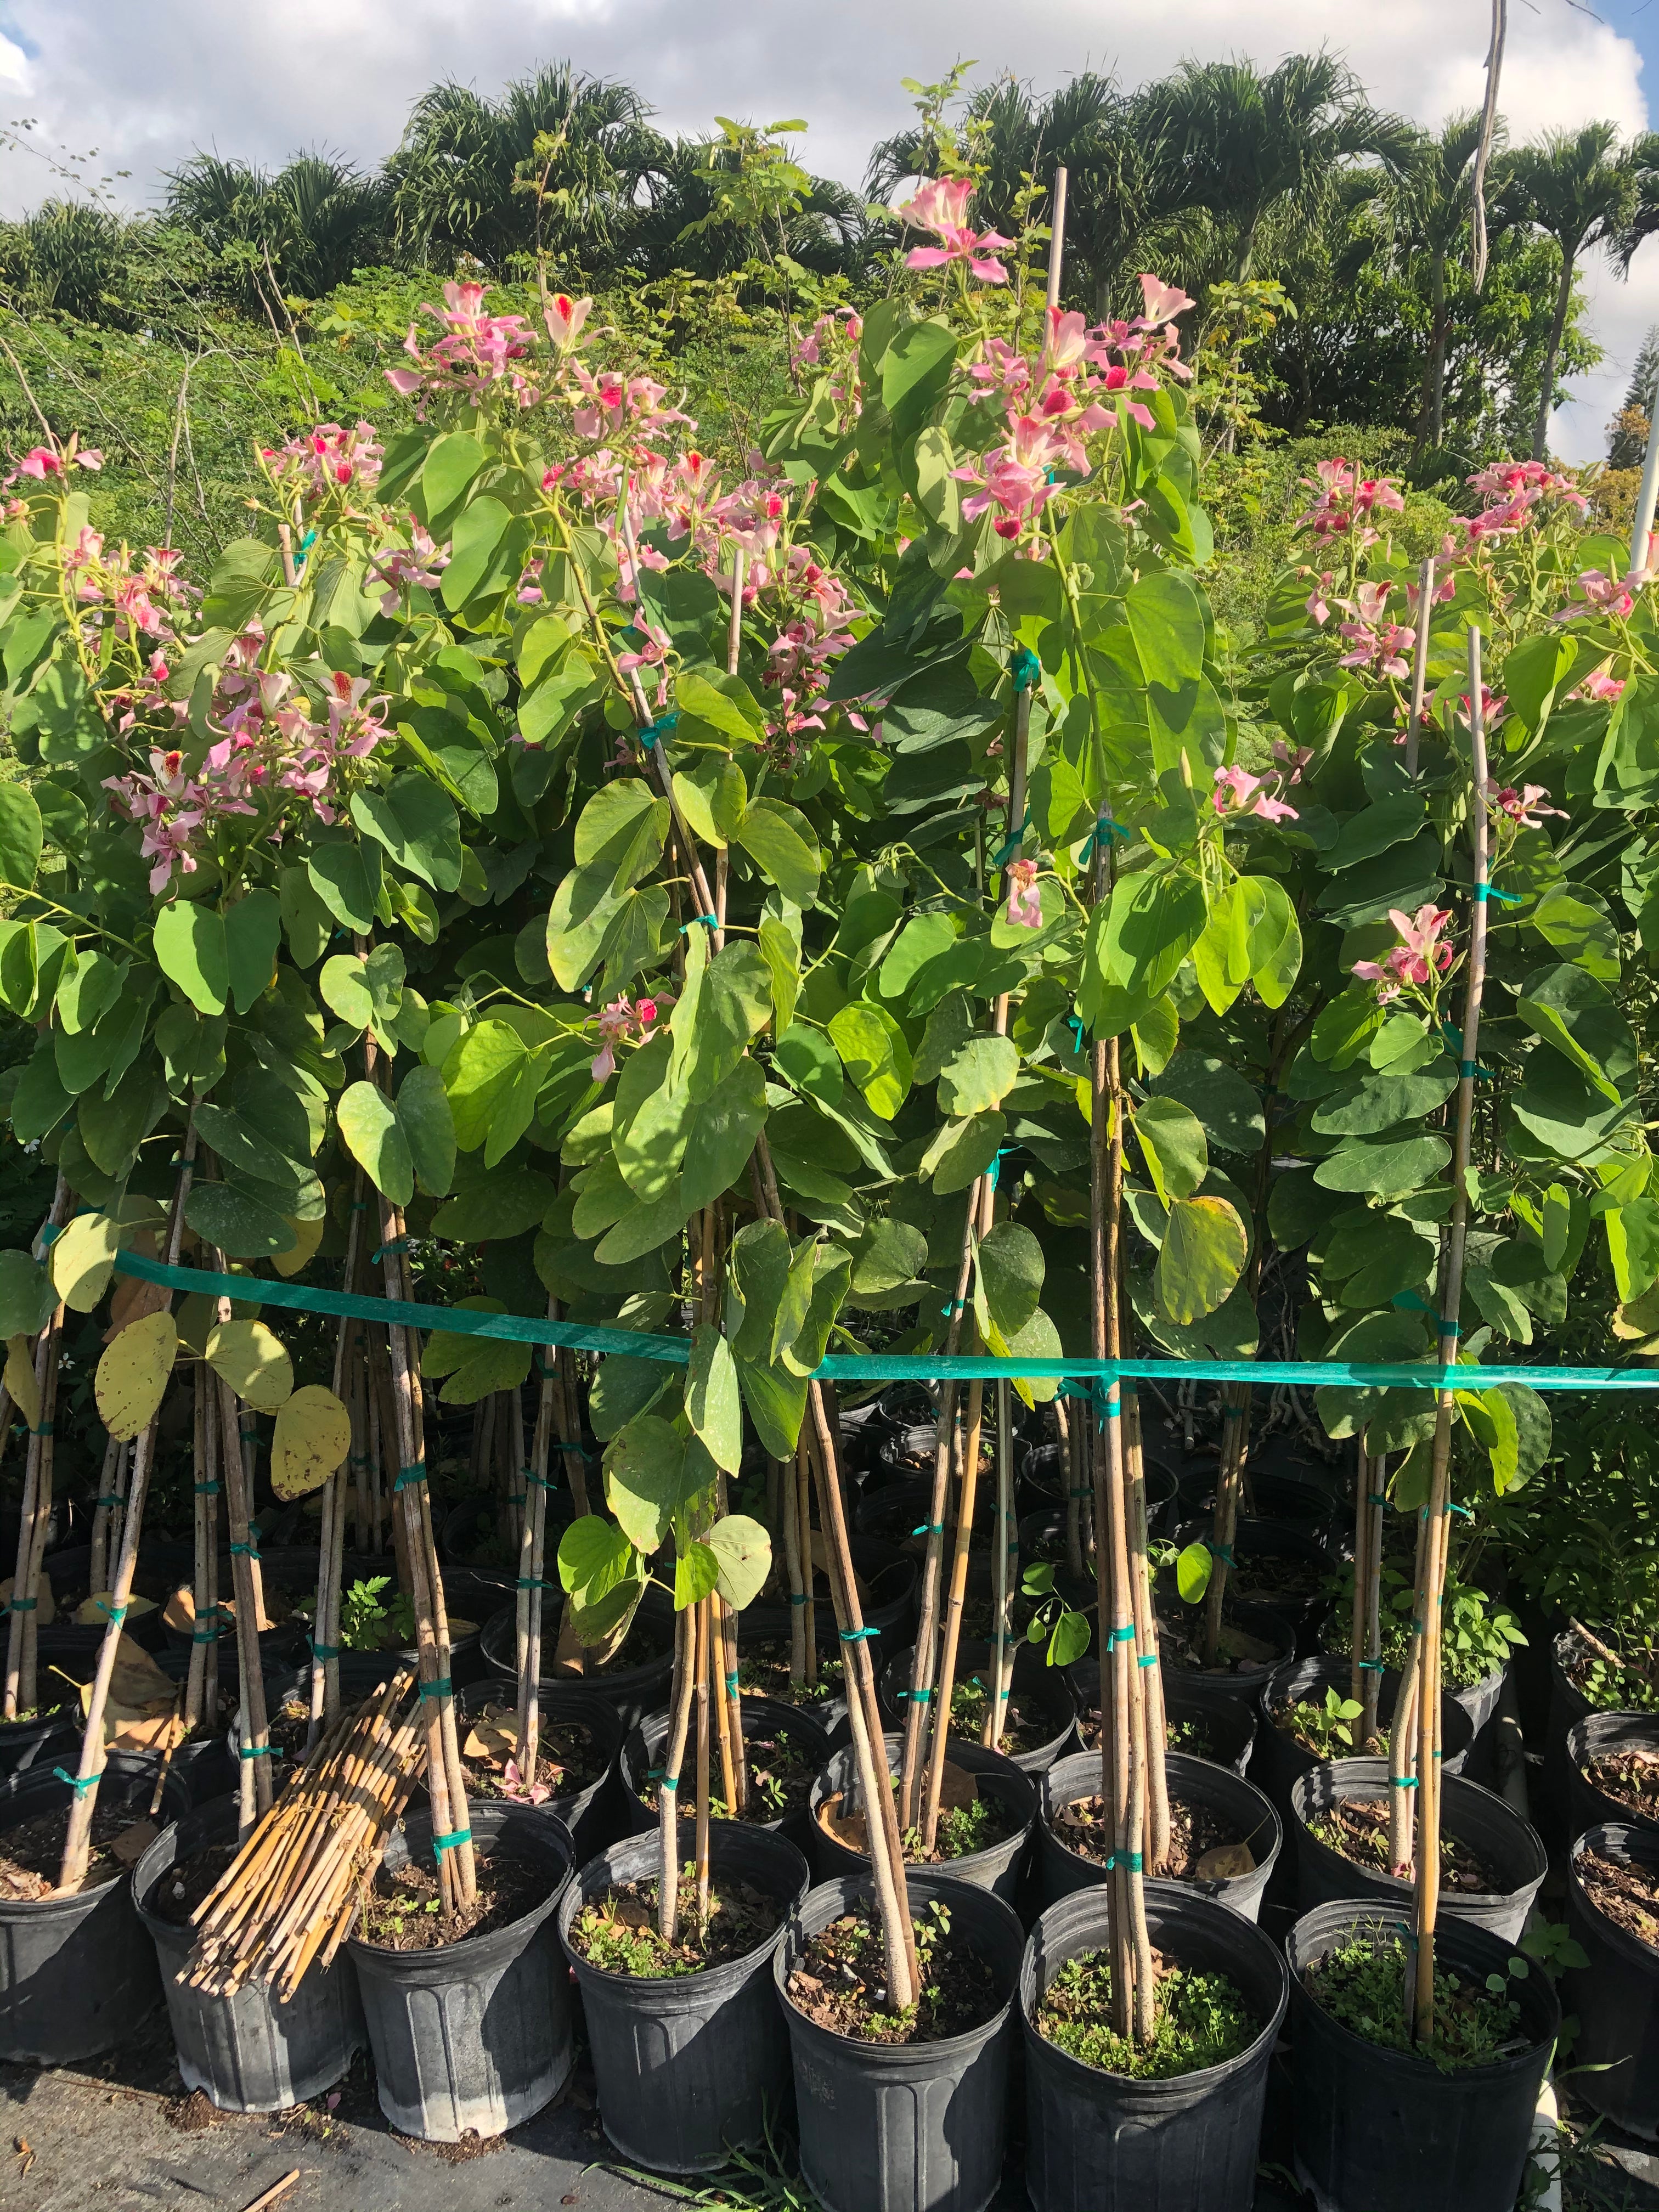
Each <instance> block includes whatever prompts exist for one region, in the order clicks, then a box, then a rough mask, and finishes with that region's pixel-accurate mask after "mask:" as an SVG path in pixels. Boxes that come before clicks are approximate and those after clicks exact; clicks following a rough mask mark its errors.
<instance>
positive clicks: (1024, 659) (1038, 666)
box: [1008, 645, 1042, 691]
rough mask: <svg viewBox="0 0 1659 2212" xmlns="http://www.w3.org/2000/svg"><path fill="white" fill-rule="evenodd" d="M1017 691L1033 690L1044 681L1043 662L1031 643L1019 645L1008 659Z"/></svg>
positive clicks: (1009, 670) (1009, 671)
mask: <svg viewBox="0 0 1659 2212" xmlns="http://www.w3.org/2000/svg"><path fill="white" fill-rule="evenodd" d="M1008 673H1009V674H1010V675H1011V676H1012V678H1013V679H1014V689H1015V690H1016V691H1032V690H1036V686H1037V685H1038V684H1041V683H1042V662H1041V661H1040V660H1039V659H1037V657H1036V653H1033V652H1032V650H1031V648H1030V646H1029V645H1017V646H1016V647H1014V649H1013V652H1012V654H1011V656H1010V658H1009V661H1008Z"/></svg>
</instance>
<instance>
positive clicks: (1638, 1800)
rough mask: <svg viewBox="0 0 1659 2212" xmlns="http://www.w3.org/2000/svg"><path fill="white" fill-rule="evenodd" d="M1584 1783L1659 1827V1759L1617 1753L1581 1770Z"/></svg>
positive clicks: (1633, 1752)
mask: <svg viewBox="0 0 1659 2212" xmlns="http://www.w3.org/2000/svg"><path fill="white" fill-rule="evenodd" d="M1580 1771H1581V1772H1582V1773H1583V1777H1584V1779H1585V1780H1586V1781H1587V1782H1589V1783H1591V1784H1594V1785H1595V1788H1596V1789H1597V1790H1602V1791H1604V1792H1605V1793H1606V1795H1607V1796H1609V1797H1612V1798H1615V1799H1616V1800H1617V1801H1618V1802H1619V1803H1620V1804H1621V1805H1623V1806H1624V1807H1626V1809H1627V1810H1628V1811H1629V1812H1631V1813H1632V1814H1634V1815H1635V1817H1636V1818H1637V1819H1638V1820H1650V1821H1651V1822H1653V1823H1654V1824H1655V1825H1656V1826H1659V1759H1656V1758H1655V1757H1654V1756H1653V1754H1652V1753H1650V1752H1644V1751H1615V1752H1609V1753H1607V1755H1606V1756H1605V1757H1604V1758H1601V1759H1591V1760H1590V1761H1589V1765H1586V1766H1584V1767H1583V1768H1581V1770H1580Z"/></svg>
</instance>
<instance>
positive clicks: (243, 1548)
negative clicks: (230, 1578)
mask: <svg viewBox="0 0 1659 2212" xmlns="http://www.w3.org/2000/svg"><path fill="white" fill-rule="evenodd" d="M230 1555H231V1557H232V1558H233V1559H258V1556H259V1547H258V1541H255V1542H253V1543H252V1544H233V1545H232V1546H231V1547H230Z"/></svg>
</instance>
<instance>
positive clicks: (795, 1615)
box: [777, 1451, 806, 1682]
mask: <svg viewBox="0 0 1659 2212" xmlns="http://www.w3.org/2000/svg"><path fill="white" fill-rule="evenodd" d="M801 1457H802V1455H801V1454H800V1453H799V1451H797V1453H796V1456H795V1458H794V1459H793V1460H792V1461H791V1462H790V1463H789V1464H788V1465H787V1467H786V1466H785V1465H784V1464H783V1462H781V1461H779V1462H777V1467H778V1473H779V1476H780V1478H781V1479H780V1482H779V1488H780V1490H781V1492H782V1500H781V1503H782V1516H781V1517H782V1521H783V1559H784V1566H785V1569H786V1571H787V1574H788V1577H789V1679H790V1680H791V1681H792V1682H804V1681H805V1680H806V1620H805V1613H806V1594H805V1589H804V1587H803V1583H802V1579H801V1542H800V1513H799V1505H800V1483H799V1477H798V1468H799V1461H800V1458H801Z"/></svg>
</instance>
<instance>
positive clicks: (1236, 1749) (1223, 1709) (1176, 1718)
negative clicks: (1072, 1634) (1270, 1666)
mask: <svg viewBox="0 0 1659 2212" xmlns="http://www.w3.org/2000/svg"><path fill="white" fill-rule="evenodd" d="M1066 1674H1067V1675H1068V1676H1069V1677H1070V1679H1071V1684H1072V1688H1073V1692H1074V1693H1075V1695H1076V1698H1077V1711H1078V1742H1079V1746H1080V1747H1082V1748H1083V1749H1085V1750H1087V1749H1088V1748H1089V1746H1088V1744H1087V1742H1086V1741H1085V1735H1084V1730H1085V1727H1088V1726H1089V1725H1091V1724H1092V1725H1093V1726H1094V1727H1096V1728H1098V1726H1099V1724H1100V1662H1099V1660H1098V1659H1077V1660H1074V1661H1073V1663H1072V1664H1071V1665H1070V1666H1069V1667H1068V1668H1066ZM1163 1683H1164V1723H1165V1726H1166V1729H1167V1731H1168V1734H1169V1737H1170V1750H1171V1751H1179V1752H1182V1753H1185V1755H1186V1756H1187V1757H1188V1758H1189V1759H1207V1760H1208V1761H1209V1763H1210V1765H1212V1766H1231V1768H1232V1770H1233V1771H1234V1773H1235V1774H1243V1773H1244V1772H1245V1771H1247V1770H1248V1768H1249V1764H1250V1753H1251V1750H1252V1747H1254V1745H1255V1707H1254V1706H1252V1705H1246V1704H1245V1703H1244V1701H1243V1699H1240V1698H1211V1697H1208V1696H1206V1694H1205V1692H1203V1691H1201V1690H1197V1689H1194V1686H1193V1685H1192V1682H1191V1680H1190V1679H1189V1677H1188V1674H1186V1673H1185V1672H1184V1671H1183V1670H1182V1669H1180V1668H1176V1669H1175V1670H1174V1671H1172V1672H1166V1673H1165V1674H1164V1677H1163Z"/></svg>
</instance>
